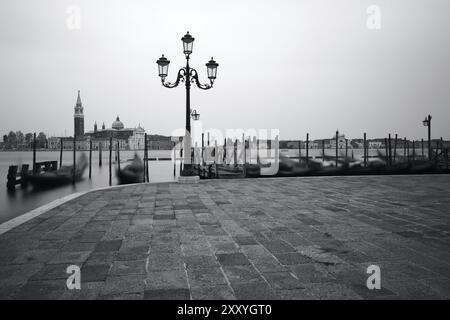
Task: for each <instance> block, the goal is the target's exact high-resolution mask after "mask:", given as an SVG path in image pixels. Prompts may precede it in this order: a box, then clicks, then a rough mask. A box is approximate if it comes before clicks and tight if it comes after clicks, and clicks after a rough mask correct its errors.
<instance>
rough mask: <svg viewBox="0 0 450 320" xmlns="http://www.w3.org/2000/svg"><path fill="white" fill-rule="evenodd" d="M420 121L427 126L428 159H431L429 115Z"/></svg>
mask: <svg viewBox="0 0 450 320" xmlns="http://www.w3.org/2000/svg"><path fill="white" fill-rule="evenodd" d="M422 123H423V125H424V126H425V127H428V160H431V116H430V115H428V117H425V119H424V120H423V121H422Z"/></svg>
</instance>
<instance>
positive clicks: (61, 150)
mask: <svg viewBox="0 0 450 320" xmlns="http://www.w3.org/2000/svg"><path fill="white" fill-rule="evenodd" d="M59 144H60V150H59V167H60V168H61V166H62V155H63V139H62V138H60V139H59Z"/></svg>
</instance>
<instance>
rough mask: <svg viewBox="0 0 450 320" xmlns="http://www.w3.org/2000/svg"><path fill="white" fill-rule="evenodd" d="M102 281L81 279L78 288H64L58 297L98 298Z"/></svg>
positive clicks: (62, 298)
mask: <svg viewBox="0 0 450 320" xmlns="http://www.w3.org/2000/svg"><path fill="white" fill-rule="evenodd" d="M104 284H105V283H104V282H103V281H101V282H85V281H83V280H82V282H81V288H80V289H79V290H77V289H72V290H69V289H67V288H66V290H65V291H64V293H63V294H62V295H61V296H60V297H59V299H60V300H95V299H98V297H99V295H100V292H101V290H102V288H103V286H104Z"/></svg>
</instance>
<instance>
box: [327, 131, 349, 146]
mask: <svg viewBox="0 0 450 320" xmlns="http://www.w3.org/2000/svg"><path fill="white" fill-rule="evenodd" d="M345 140H346V139H345V134H340V135H338V141H337V142H338V149H345ZM330 148H332V149H335V148H336V135H334V136H333V138H331V139H330Z"/></svg>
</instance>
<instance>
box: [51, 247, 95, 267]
mask: <svg viewBox="0 0 450 320" xmlns="http://www.w3.org/2000/svg"><path fill="white" fill-rule="evenodd" d="M90 254H91V252H90V251H60V252H59V253H57V254H56V255H54V257H53V259H51V260H50V261H48V263H49V264H63V263H67V264H74V265H78V266H81V265H82V264H83V262H85V261H86V259H87V258H88V256H89V255H90Z"/></svg>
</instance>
